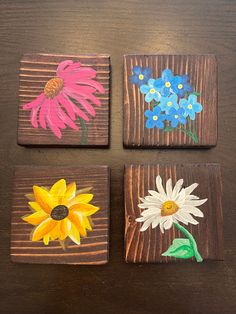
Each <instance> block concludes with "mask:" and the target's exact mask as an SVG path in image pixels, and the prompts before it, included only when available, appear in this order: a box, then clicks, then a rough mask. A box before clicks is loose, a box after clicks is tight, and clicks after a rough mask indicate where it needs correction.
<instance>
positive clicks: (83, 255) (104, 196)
mask: <svg viewBox="0 0 236 314" xmlns="http://www.w3.org/2000/svg"><path fill="white" fill-rule="evenodd" d="M62 178H63V179H65V180H66V182H67V184H68V183H70V182H73V181H75V182H76V185H77V189H82V188H85V187H90V186H92V187H93V189H92V191H91V193H93V194H94V198H93V200H92V202H91V204H93V205H95V206H98V207H100V210H99V211H98V212H97V213H95V214H94V215H93V216H92V221H93V223H94V227H93V230H92V231H89V232H88V235H87V237H85V238H82V237H81V244H80V245H76V244H75V243H74V242H72V241H68V247H67V248H66V250H65V251H64V250H63V249H62V247H61V245H60V243H59V241H50V243H49V245H48V246H45V245H44V244H43V242H42V241H37V242H32V241H31V240H30V233H31V231H32V229H33V228H34V226H32V225H31V224H28V223H27V222H25V221H23V220H22V219H21V217H22V216H24V215H27V214H30V213H31V212H32V211H31V210H30V209H29V208H28V200H27V198H26V197H25V194H27V193H32V187H33V185H39V186H51V185H52V184H54V183H55V182H56V181H57V180H59V179H62ZM109 206H110V205H109V168H108V167H106V166H91V167H84V168H83V167H24V166H19V167H17V168H16V170H15V181H14V195H13V205H12V219H11V259H12V261H13V262H20V263H47V264H48V263H52V264H81V265H82V264H87V265H90V264H92V265H101V264H105V263H107V262H108V258H109V255H108V252H109V225H110V223H109V221H110V218H109V217H110V214H109V212H110V208H109Z"/></svg>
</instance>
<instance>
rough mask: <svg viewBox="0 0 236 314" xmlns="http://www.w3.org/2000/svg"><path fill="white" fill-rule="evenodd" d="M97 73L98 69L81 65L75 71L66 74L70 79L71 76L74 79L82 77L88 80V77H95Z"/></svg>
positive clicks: (66, 77)
mask: <svg viewBox="0 0 236 314" xmlns="http://www.w3.org/2000/svg"><path fill="white" fill-rule="evenodd" d="M96 75H97V71H96V70H94V69H92V68H88V67H81V68H78V69H75V70H74V71H73V72H72V71H71V72H67V73H66V75H65V77H64V78H65V80H68V79H70V78H72V79H73V80H76V79H82V80H86V79H92V78H95V77H96Z"/></svg>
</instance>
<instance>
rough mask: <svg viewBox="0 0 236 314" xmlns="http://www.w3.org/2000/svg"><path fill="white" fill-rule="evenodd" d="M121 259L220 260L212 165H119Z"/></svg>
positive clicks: (217, 180) (217, 184) (217, 177)
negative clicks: (122, 197)
mask: <svg viewBox="0 0 236 314" xmlns="http://www.w3.org/2000/svg"><path fill="white" fill-rule="evenodd" d="M124 193H125V220H126V224H125V259H126V262H132V263H159V262H160V263H162V262H172V261H181V260H182V261H183V260H186V261H187V260H190V261H194V262H202V261H203V260H222V259H223V236H222V232H223V230H222V228H223V227H222V206H221V174H220V166H219V165H218V164H184V165H161V164H160V165H128V166H126V167H125V187H124Z"/></svg>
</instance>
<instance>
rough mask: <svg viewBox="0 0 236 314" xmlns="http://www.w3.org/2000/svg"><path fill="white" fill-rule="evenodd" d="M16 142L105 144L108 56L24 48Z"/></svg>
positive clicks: (31, 143) (71, 144) (107, 143)
mask: <svg viewBox="0 0 236 314" xmlns="http://www.w3.org/2000/svg"><path fill="white" fill-rule="evenodd" d="M19 100H20V101H19V117H18V144H20V145H50V146H52V145H55V146H108V145H109V119H110V117H109V111H110V110H109V106H110V57H109V56H108V55H102V54H101V55H76V56H71V55H52V54H25V55H24V56H23V58H22V59H21V64H20V86H19Z"/></svg>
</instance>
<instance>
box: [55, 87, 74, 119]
mask: <svg viewBox="0 0 236 314" xmlns="http://www.w3.org/2000/svg"><path fill="white" fill-rule="evenodd" d="M57 100H58V102H59V103H60V105H61V106H62V107H64V108H65V110H66V111H67V113H68V115H69V117H70V118H71V119H72V120H75V111H74V108H73V106H72V104H71V102H70V101H69V100H68V99H65V96H64V95H63V94H62V93H60V94H59V95H57Z"/></svg>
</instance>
